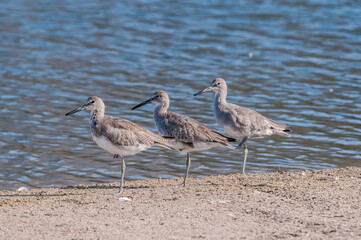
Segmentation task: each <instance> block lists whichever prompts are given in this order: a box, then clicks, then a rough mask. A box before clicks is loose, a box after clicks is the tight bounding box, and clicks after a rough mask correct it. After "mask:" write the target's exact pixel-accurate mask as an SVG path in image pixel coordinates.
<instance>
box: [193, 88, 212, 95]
mask: <svg viewBox="0 0 361 240" xmlns="http://www.w3.org/2000/svg"><path fill="white" fill-rule="evenodd" d="M212 90H213V86H210V87H207V88H205V89H203V90H201V91H199V92H197V93H195V94H194V96H197V95H200V94H202V93H205V92H209V91H212Z"/></svg>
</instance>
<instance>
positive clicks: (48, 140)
mask: <svg viewBox="0 0 361 240" xmlns="http://www.w3.org/2000/svg"><path fill="white" fill-rule="evenodd" d="M360 16H361V3H360V2H359V1H349V0H347V1H346V0H341V1H335V3H330V2H329V1H321V0H318V1H316V0H306V1H305V0H296V1H283V0H278V1H268V0H258V1H201V2H197V1H167V2H164V1H156V0H150V1H128V2H124V1H112V0H111V1H95V0H90V1H83V0H80V1H20V0H14V1H5V2H1V3H0V169H1V171H0V189H17V188H18V187H20V186H25V187H51V186H67V185H74V184H81V183H89V184H95V183H102V182H113V181H119V175H120V161H119V160H118V159H113V158H112V155H111V154H109V153H107V152H105V151H104V150H102V149H100V148H98V147H97V146H96V144H95V143H93V142H92V139H91V136H90V131H89V126H88V118H89V113H88V112H87V113H85V112H82V113H78V114H75V115H72V116H69V117H65V116H64V114H65V113H66V112H68V111H70V110H72V109H73V108H75V107H78V106H80V105H81V104H82V103H83V102H84V101H85V100H86V99H87V97H88V96H90V95H97V96H99V97H101V98H102V99H103V100H104V102H105V104H106V113H107V114H109V115H114V116H118V117H123V118H126V119H129V120H131V121H134V122H136V123H138V124H141V125H143V126H145V127H146V128H148V129H151V130H153V131H155V127H154V124H153V119H152V110H153V106H150V105H147V106H146V107H143V108H142V109H140V110H136V111H131V110H130V108H131V107H133V106H134V105H136V104H138V103H139V102H141V101H143V100H145V99H147V98H148V97H150V96H151V95H152V93H153V92H154V91H155V90H159V89H163V90H165V91H167V92H168V94H169V95H170V98H171V107H170V110H171V111H174V112H178V113H181V114H185V115H188V116H191V117H194V118H195V119H197V120H199V121H201V122H203V123H204V124H206V125H207V126H209V127H211V128H213V129H216V130H218V131H220V132H223V130H222V129H221V128H220V127H219V126H217V124H216V123H215V121H214V119H213V112H212V99H213V94H210V93H208V94H204V95H201V96H197V97H193V93H195V92H197V91H199V90H201V89H203V88H204V87H207V86H208V85H209V84H210V82H211V80H212V79H213V78H214V77H222V78H224V79H226V80H227V83H228V86H229V91H228V92H229V97H228V101H229V102H232V103H236V104H239V105H242V106H245V107H249V108H252V109H255V110H257V111H259V112H260V113H262V114H264V115H266V116H267V117H270V118H273V119H274V120H276V121H279V122H281V123H286V124H289V125H291V126H292V130H293V132H292V137H291V138H285V137H277V136H275V137H269V138H264V139H257V140H253V141H249V144H248V147H249V154H248V164H247V169H246V170H247V171H248V172H267V171H279V170H281V171H283V170H285V171H289V170H290V171H295V170H300V169H321V168H337V167H347V166H357V167H360V166H361V27H360V22H361V17H360ZM242 159H243V154H242V151H241V150H239V151H230V150H224V149H213V150H211V151H207V152H204V153H195V154H193V155H192V160H193V161H192V165H191V169H190V177H202V176H206V175H215V174H228V173H239V172H241V169H242ZM126 161H127V171H126V180H128V181H129V180H131V179H156V178H173V177H182V176H183V174H184V170H185V161H186V158H185V156H181V155H179V154H177V153H174V152H171V151H167V150H163V149H159V148H152V149H150V150H149V151H145V152H142V153H140V154H137V155H135V156H132V157H127V158H126Z"/></svg>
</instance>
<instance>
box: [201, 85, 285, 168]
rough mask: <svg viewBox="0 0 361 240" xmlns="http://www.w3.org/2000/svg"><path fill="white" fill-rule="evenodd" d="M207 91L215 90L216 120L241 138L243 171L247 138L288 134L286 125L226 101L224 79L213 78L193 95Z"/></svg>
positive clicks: (231, 133)
mask: <svg viewBox="0 0 361 240" xmlns="http://www.w3.org/2000/svg"><path fill="white" fill-rule="evenodd" d="M209 91H214V92H215V96H214V105H213V111H214V118H215V120H216V122H217V123H218V124H219V125H220V126H221V127H222V128H223V129H224V131H225V132H226V133H227V134H228V135H229V136H231V137H234V138H240V139H242V140H241V143H240V144H239V146H242V145H243V146H244V161H243V169H242V172H243V173H244V172H245V168H246V160H247V153H248V149H247V145H246V142H247V140H248V139H250V138H262V137H264V136H269V135H274V134H276V135H283V136H288V137H289V136H290V135H289V134H288V132H290V130H289V129H288V127H289V126H288V125H285V124H281V123H277V122H276V121H274V120H272V119H269V118H266V117H264V116H262V115H261V114H260V113H258V112H256V111H254V110H252V109H249V108H246V107H242V106H238V105H236V104H232V103H228V102H227V101H226V97H227V84H226V81H225V80H224V79H222V78H216V79H214V80H213V82H212V84H211V86H209V87H207V88H205V89H203V90H201V91H199V92H197V93H196V94H194V96H196V95H198V94H201V93H204V92H209Z"/></svg>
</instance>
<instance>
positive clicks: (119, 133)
mask: <svg viewBox="0 0 361 240" xmlns="http://www.w3.org/2000/svg"><path fill="white" fill-rule="evenodd" d="M101 131H102V132H103V133H104V135H106V136H107V137H108V138H109V140H110V141H112V142H113V143H116V144H118V145H121V146H137V145H139V144H146V145H150V146H151V145H160V146H162V145H167V144H168V141H169V140H167V139H165V138H163V137H161V136H160V135H158V134H157V133H154V132H151V131H149V130H148V129H146V128H144V127H142V126H140V125H138V124H136V123H133V122H131V121H129V120H126V119H122V118H117V117H112V116H105V117H104V119H103V124H102V125H101Z"/></svg>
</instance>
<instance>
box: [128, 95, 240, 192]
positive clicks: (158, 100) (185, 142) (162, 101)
mask: <svg viewBox="0 0 361 240" xmlns="http://www.w3.org/2000/svg"><path fill="white" fill-rule="evenodd" d="M148 103H152V104H155V105H156V107H155V108H154V112H153V114H154V115H153V119H154V123H155V126H156V128H157V130H158V133H159V134H160V135H161V136H162V137H165V138H174V139H173V140H171V141H170V144H171V146H172V148H173V149H175V150H177V151H179V152H180V153H182V154H187V162H186V172H185V174H184V180H183V183H182V185H183V186H185V184H186V180H187V176H188V171H189V166H190V164H191V159H190V153H191V152H195V151H203V150H208V149H211V148H213V147H224V148H229V149H234V147H233V146H232V145H230V144H229V142H234V141H236V139H233V138H229V137H227V136H224V135H223V134H220V133H218V132H216V131H213V130H211V129H210V128H208V127H206V126H205V125H203V124H202V123H200V122H198V121H197V120H195V119H193V118H190V117H187V116H184V115H181V114H178V113H173V112H167V110H168V107H169V97H168V94H167V93H166V92H165V91H157V92H155V93H154V94H153V96H152V97H151V98H149V99H148V100H146V101H144V102H142V103H140V104H138V105H137V106H135V107H133V108H132V110H134V109H136V108H139V107H141V106H143V105H146V104H148Z"/></svg>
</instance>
